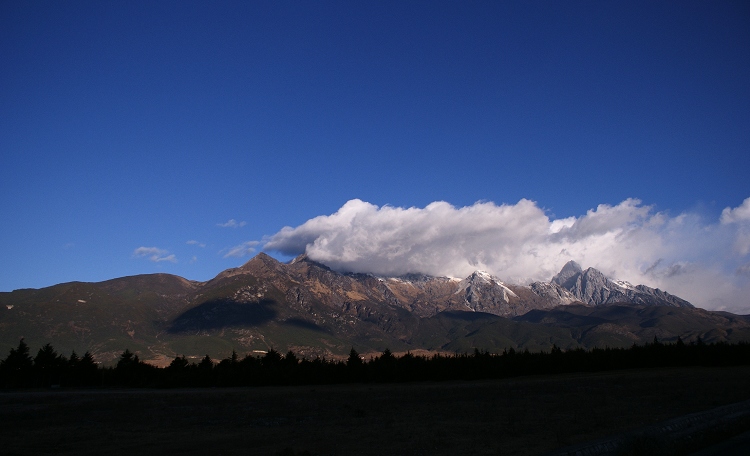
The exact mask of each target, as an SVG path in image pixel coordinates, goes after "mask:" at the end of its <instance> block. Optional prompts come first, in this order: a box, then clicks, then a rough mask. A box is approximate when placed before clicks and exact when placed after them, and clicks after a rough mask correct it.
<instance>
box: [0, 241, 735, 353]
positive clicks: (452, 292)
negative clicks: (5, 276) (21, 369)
mask: <svg viewBox="0 0 750 456" xmlns="http://www.w3.org/2000/svg"><path fill="white" fill-rule="evenodd" d="M22 337H23V338H25V340H26V342H27V343H28V344H29V345H30V346H32V347H35V346H37V347H40V346H41V345H43V344H45V343H51V344H52V345H53V346H54V347H55V348H56V349H58V350H59V351H61V352H63V353H65V352H67V351H71V350H76V351H77V352H78V353H82V352H84V351H91V352H92V353H93V354H94V355H95V356H96V357H97V359H99V360H100V361H103V362H108V361H111V360H112V359H115V358H116V357H117V356H118V355H119V354H120V353H122V351H124V350H125V349H126V348H128V349H130V350H131V351H135V352H137V353H141V358H142V359H150V360H153V361H154V362H157V363H159V362H162V363H163V362H165V361H167V360H169V359H171V358H173V357H174V356H176V355H187V356H188V357H202V356H204V355H206V354H209V355H210V356H212V357H214V358H222V357H226V356H228V355H229V354H231V352H232V350H236V351H237V352H238V353H252V352H258V353H261V352H265V351H268V350H270V349H275V350H277V351H287V350H293V351H294V352H295V353H297V354H298V355H301V356H306V357H315V356H325V357H336V356H342V355H345V354H347V353H348V352H349V350H350V349H351V348H352V347H353V348H355V349H356V350H357V351H359V352H360V353H365V354H366V353H376V352H380V351H382V350H384V349H385V348H390V349H391V351H394V352H399V351H420V350H426V351H429V352H443V353H445V352H449V353H454V352H468V351H473V350H474V349H475V348H477V349H480V350H487V351H491V352H501V351H503V350H504V349H507V348H514V349H526V348H528V349H530V350H549V349H550V348H551V347H552V345H553V344H555V345H557V346H558V347H561V348H563V349H569V348H575V347H594V346H599V347H604V346H610V347H614V346H630V345H632V344H633V343H643V342H650V341H652V340H653V338H654V337H658V338H659V339H660V340H664V341H670V340H676V339H677V337H681V338H682V339H683V340H685V341H688V340H694V339H696V338H698V337H701V338H702V339H703V340H705V341H706V342H718V341H731V342H736V341H740V340H750V317H747V316H737V315H733V314H729V313H724V312H709V311H706V310H703V309H698V308H695V307H694V306H693V305H692V304H690V303H689V302H687V301H685V300H683V299H681V298H679V297H677V296H674V295H671V294H669V293H667V292H665V291H662V290H659V289H654V288H650V287H647V286H644V285H635V286H634V285H631V284H630V283H628V282H624V281H618V280H614V279H610V278H608V277H606V276H605V275H604V274H602V273H601V272H600V271H598V270H596V269H594V268H588V269H586V270H583V269H582V268H581V267H580V266H579V265H578V264H577V263H575V262H573V261H571V262H568V263H567V264H566V265H565V266H564V267H563V268H562V270H561V271H560V273H558V274H557V275H556V276H555V277H553V278H552V280H551V281H549V282H534V283H531V284H529V285H517V284H508V283H504V282H502V281H501V280H500V279H498V278H497V277H494V276H492V275H491V274H488V273H486V272H483V271H475V272H474V273H472V274H471V275H469V276H468V277H466V278H463V279H457V278H449V277H432V276H425V275H418V274H411V275H406V276H402V277H377V276H374V275H369V274H349V273H341V272H337V271H334V270H331V269H330V268H328V267H326V266H325V265H323V264H320V263H317V262H315V261H312V260H311V259H310V258H308V257H306V256H304V255H302V256H300V257H298V258H295V259H294V260H293V261H291V262H289V263H281V262H279V261H277V260H275V259H273V258H272V257H270V256H268V255H266V254H264V253H260V254H258V255H257V256H255V257H254V258H252V259H251V260H250V261H248V262H247V263H245V264H244V265H243V266H241V267H238V268H232V269H228V270H225V271H223V272H221V273H220V274H218V275H217V276H216V277H214V278H213V279H211V280H209V281H206V282H196V281H190V280H187V279H184V278H182V277H178V276H174V275H169V274H147V275H138V276H131V277H123V278H118V279H112V280H108V281H104V282H97V283H85V282H70V283H64V284H59V285H54V286H51V287H47V288H42V289H22V290H15V291H13V292H3V293H0V347H3V346H5V347H8V348H10V347H14V346H16V345H17V344H18V340H19V339H20V338H22ZM0 356H2V355H1V354H0Z"/></svg>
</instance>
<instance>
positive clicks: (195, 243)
mask: <svg viewBox="0 0 750 456" xmlns="http://www.w3.org/2000/svg"><path fill="white" fill-rule="evenodd" d="M186 244H187V245H195V246H198V247H200V248H204V247H206V244H204V243H202V242H198V241H196V240H192V239H191V240H189V241H187V242H186Z"/></svg>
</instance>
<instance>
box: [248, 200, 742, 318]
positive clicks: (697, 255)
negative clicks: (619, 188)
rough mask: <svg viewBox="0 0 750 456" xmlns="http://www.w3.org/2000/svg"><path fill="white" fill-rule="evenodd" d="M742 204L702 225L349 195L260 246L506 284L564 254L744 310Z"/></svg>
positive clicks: (635, 210) (682, 217)
mask: <svg viewBox="0 0 750 456" xmlns="http://www.w3.org/2000/svg"><path fill="white" fill-rule="evenodd" d="M746 210H747V211H750V198H748V199H747V200H745V202H744V203H742V205H741V206H740V207H738V208H735V209H731V208H727V209H725V210H724V212H723V213H722V216H721V220H720V221H715V222H708V223H707V222H705V221H704V220H703V219H701V217H699V216H698V215H696V214H690V213H684V214H679V215H677V216H670V215H668V214H665V213H661V212H655V211H654V210H653V208H652V207H651V206H646V205H643V204H642V203H641V202H640V201H639V200H637V199H627V200H625V201H623V202H621V203H620V204H617V205H614V206H611V205H606V204H602V205H599V206H597V207H596V208H595V209H592V210H589V211H588V212H587V213H586V214H585V215H582V216H579V217H568V218H565V219H558V220H551V219H550V218H549V217H548V216H547V215H546V214H545V212H544V211H543V210H542V209H541V208H540V207H539V206H538V205H537V204H536V203H535V202H533V201H529V200H526V199H522V200H521V201H519V202H518V203H516V204H501V205H497V204H495V203H492V202H478V203H475V204H473V205H471V206H467V207H454V206H452V205H450V204H448V203H446V202H435V203H432V204H429V205H428V206H426V207H425V208H415V207H411V208H400V207H391V206H383V207H378V206H375V205H373V204H370V203H367V202H364V201H361V200H356V199H355V200H351V201H349V202H347V203H346V204H344V205H343V206H342V207H341V208H340V209H339V210H338V211H336V212H335V213H334V214H331V215H327V216H319V217H315V218H313V219H310V220H308V221H307V222H305V223H303V224H302V225H300V226H298V227H296V228H292V227H285V228H283V229H282V230H281V231H279V232H278V233H276V234H274V235H273V236H271V237H269V238H268V239H267V240H266V243H265V246H264V248H265V249H266V250H275V251H279V252H281V253H284V254H287V255H297V254H300V253H303V252H304V253H307V255H309V256H310V258H311V259H313V260H316V261H319V262H321V263H323V264H326V265H327V266H329V267H331V268H333V269H336V270H340V271H350V272H367V273H373V274H377V275H385V276H397V275H402V274H406V273H410V272H414V273H425V274H431V275H445V276H453V277H465V276H467V275H469V274H470V273H471V272H473V271H474V270H476V269H483V270H486V271H489V272H491V273H492V274H495V275H497V276H499V277H500V278H502V279H503V280H506V281H508V282H515V283H528V282H530V281H533V280H549V279H550V278H551V277H552V276H553V275H554V274H555V273H557V272H558V271H559V270H560V268H561V267H562V266H563V264H565V262H567V261H568V260H571V259H573V260H576V261H577V262H579V263H580V264H582V265H583V266H584V267H589V266H591V267H595V268H597V269H600V270H601V271H602V272H604V273H605V274H607V275H609V276H611V277H615V278H619V279H624V280H628V281H630V282H633V283H642V284H645V285H649V286H652V287H658V288H661V289H663V290H667V291H669V292H671V293H674V294H677V295H678V296H681V297H684V298H685V299H688V300H690V301H692V302H693V303H694V304H696V305H699V306H701V307H707V308H714V309H718V308H725V309H734V310H735V311H738V310H742V309H745V310H746V312H750V301H749V298H748V296H750V278H749V277H748V275H746V274H742V273H737V271H740V270H742V269H741V265H743V264H746V263H747V260H748V259H747V258H746V257H747V255H748V251H750V235H747V233H748V232H750V231H747V230H746V229H745V228H747V227H748V226H750V215H748V216H747V217H746V215H745V214H746ZM749 213H750V212H749ZM746 219H747V221H748V223H746V222H745V220H746ZM745 240H747V242H746V244H747V247H746V248H745V247H744V246H745ZM238 247H239V246H238Z"/></svg>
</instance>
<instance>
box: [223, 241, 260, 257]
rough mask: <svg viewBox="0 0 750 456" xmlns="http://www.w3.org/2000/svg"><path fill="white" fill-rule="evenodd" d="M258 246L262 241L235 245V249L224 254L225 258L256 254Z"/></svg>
mask: <svg viewBox="0 0 750 456" xmlns="http://www.w3.org/2000/svg"><path fill="white" fill-rule="evenodd" d="M258 244H260V241H247V242H243V243H242V244H240V245H235V246H234V247H231V248H229V251H228V252H227V253H226V254H224V258H229V257H243V256H248V255H252V254H253V253H255V247H256V246H257V245H258Z"/></svg>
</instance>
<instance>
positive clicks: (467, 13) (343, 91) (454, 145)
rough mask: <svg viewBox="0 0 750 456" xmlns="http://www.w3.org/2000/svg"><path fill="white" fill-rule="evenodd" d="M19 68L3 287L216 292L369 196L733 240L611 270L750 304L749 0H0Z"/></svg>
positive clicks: (7, 86)
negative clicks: (140, 278)
mask: <svg viewBox="0 0 750 456" xmlns="http://www.w3.org/2000/svg"><path fill="white" fill-rule="evenodd" d="M0 62H3V63H2V65H1V66H0V106H1V107H2V115H1V116H0V207H1V208H2V214H3V217H2V223H0V291H11V290H13V289H16V288H29V287H32V288H39V287H44V286H49V285H53V284H55V283H60V282H67V281H101V280H106V279H110V278H114V277H120V276H126V275H134V274H142V273H152V272H168V273H173V274H177V275H181V276H183V277H186V278H188V279H193V280H207V279H209V278H211V277H213V276H215V275H216V274H217V273H219V272H220V271H221V270H223V269H226V268H229V267H235V266H238V265H240V264H242V263H244V262H245V261H247V260H248V259H249V258H250V257H251V256H252V255H254V254H255V253H257V251H260V250H262V249H263V248H264V246H265V244H266V243H267V242H268V240H269V239H276V241H277V244H278V243H279V242H281V240H282V239H281V238H280V236H281V234H282V231H281V230H282V228H283V227H285V226H290V227H301V226H302V225H303V224H305V223H306V222H308V221H309V220H311V219H314V218H315V217H318V216H329V215H331V214H336V213H337V211H339V210H340V209H343V208H344V207H345V205H346V204H347V201H351V200H355V201H356V200H361V201H362V202H365V203H367V204H370V205H373V206H374V207H376V208H384V207H385V208H388V207H393V208H404V209H406V208H416V209H420V208H421V209H424V208H426V207H428V205H430V204H431V203H433V202H436V201H445V202H447V203H449V204H450V205H452V207H454V208H456V210H458V209H459V208H469V207H478V206H476V205H475V203H476V202H478V201H481V202H486V203H485V204H491V205H496V207H503V205H507V207H511V208H517V207H520V206H519V205H521V206H522V205H523V204H522V201H525V200H529V201H531V202H533V208H536V209H538V210H539V211H541V212H542V213H543V214H544V215H546V217H547V218H548V219H549V220H550V222H552V221H555V220H565V219H567V220H568V221H569V223H568V225H571V224H572V223H573V220H574V219H571V217H573V218H575V220H583V219H584V218H586V216H587V214H590V213H589V211H592V210H593V213H594V214H596V213H599V212H597V208H598V207H600V205H603V206H601V207H602V208H603V209H606V208H610V209H612V208H620V209H623V208H627V207H629V208H631V209H633V208H635V209H634V210H637V209H638V208H640V209H642V211H641V212H643V211H645V212H648V214H647V215H644V214H643V213H639V214H640V215H638V217H640V219H638V220H637V221H635V222H633V220H631V219H627V220H630V221H627V220H626V221H625V222H624V223H626V224H628V223H629V225H627V226H633V223H635V224H636V225H638V226H639V227H640V226H643V223H646V222H648V221H649V220H651V222H649V223H653V220H652V219H653V218H654V217H662V218H666V219H667V220H669V221H674V220H678V221H679V220H683V219H681V218H680V217H687V218H689V219H690V220H692V221H693V222H691V223H692V225H691V226H694V227H695V228H694V229H693V231H691V232H690V233H688V234H685V237H684V239H693V240H694V239H699V238H701V234H700V233H702V232H703V231H706V230H709V231H711V230H713V231H712V232H713V233H714V234H715V233H716V232H717V231H720V230H719V228H717V227H721V226H724V225H726V226H729V225H731V226H736V228H733V230H730V231H731V233H729V232H727V233H728V234H727V233H725V235H726V236H730V237H732V238H731V239H729V238H727V239H725V240H724V241H721V242H724V244H727V243H729V244H731V245H733V246H734V247H732V248H733V249H734V250H731V249H728V250H726V251H723V250H722V251H718V253H716V251H714V253H713V254H706V255H709V256H711V255H713V256H711V258H710V260H705V259H704V258H703V257H700V255H698V254H695V253H694V252H693V253H685V254H684V255H683V256H685V259H682V257H680V255H681V254H680V253H679V252H678V253H674V252H672V253H670V254H669V255H671V256H669V255H668V258H667V257H666V256H665V257H663V258H662V257H659V258H656V257H654V258H646V259H643V258H641V259H640V260H638V261H640V262H641V263H638V264H636V263H633V264H631V265H630V266H628V267H630V269H632V270H633V271H635V270H638V271H640V273H643V274H642V276H638V274H636V273H634V272H632V271H630V270H629V269H628V268H626V267H621V268H620V269H618V267H617V265H616V264H614V265H613V266H611V271H609V272H612V273H618V272H622V273H624V274H626V275H627V274H628V273H630V274H631V275H630V277H633V278H634V279H642V278H643V277H645V276H646V275H647V274H646V272H648V271H647V270H648V268H650V267H651V266H650V265H649V264H646V263H647V262H649V261H652V260H653V261H658V260H663V261H662V262H661V263H659V264H661V265H663V267H675V265H678V266H679V265H683V266H685V265H688V266H689V265H690V264H704V265H705V264H707V263H709V262H710V265H708V266H705V268H704V269H706V268H708V269H711V268H713V269H712V270H713V271H715V272H716V271H718V272H716V273H717V274H727V277H728V278H727V279H726V280H727V281H729V282H731V283H732V285H731V286H734V287H735V292H736V291H737V290H739V291H741V292H742V291H747V290H750V288H743V287H746V286H748V285H747V280H745V279H742V278H741V277H740V278H737V277H729V276H731V275H732V274H734V275H735V276H742V275H743V274H745V272H746V273H747V274H746V275H747V276H750V266H748V265H750V257H748V255H747V251H746V250H747V249H745V250H743V245H744V244H742V242H743V239H745V238H743V236H750V234H748V233H750V231H749V230H750V228H748V225H747V224H746V223H745V222H747V221H748V220H750V216H748V217H747V218H744V215H743V214H745V212H743V211H744V207H745V206H743V202H744V201H745V199H746V198H748V197H750V179H748V174H749V171H750V83H749V82H748V81H750V4H748V3H747V2H745V1H738V2H724V1H716V2H707V1H701V2H691V1H658V2H654V1H646V2H633V1H628V2H599V1H594V2H580V1H570V2H556V1H523V2H522V1H517V2H516V1H507V2H505V1H504V2H494V1H487V2H455V1H453V2H437V1H428V2H427V1H425V2H422V1H409V2H400V1H399V2H369V1H365V2H331V1H322V2H301V1H292V2H270V1H269V2H263V1H252V2H191V1H179V2H177V1H175V2H171V1H159V2H150V1H144V2H141V1H127V2H125V1H93V2H84V1H71V2H52V1H49V2H48V1H44V2H39V1H4V2H2V3H0ZM630 198H634V199H637V200H638V201H639V202H637V203H627V202H628V201H631V202H632V201H635V200H629V199H630ZM628 204H629V205H628ZM623 205H625V206H623ZM363 207H365V206H363ZM367 207H369V206H367ZM482 207H484V206H482ZM524 207H525V206H524ZM747 207H748V208H750V202H748V206H747ZM727 208H729V209H727ZM725 209H727V210H729V211H730V212H726V211H725ZM613 210H614V209H613ZM623 210H624V209H623ZM722 211H725V214H728V215H726V216H725V218H724V219H722V218H721V214H722ZM732 211H733V212H732ZM600 213H602V214H603V213H604V212H600ZM446 214H447V215H446V216H445V217H448V218H450V217H452V216H451V215H450V214H451V213H450V211H448V212H446ZM732 217H734V219H732ZM441 220H443V219H441ZM730 222H731V223H730ZM434 223H436V224H438V225H439V224H440V221H439V220H438V221H435V222H434ZM560 223H562V222H560ZM581 223H583V222H581ZM732 223H734V225H732ZM409 226H417V225H409ZM365 228H366V227H365ZM414 229H422V228H420V227H419V226H417V228H414ZM578 232H580V230H579V231H578ZM342 236H344V234H342ZM659 236H661V237H660V238H659V239H661V240H663V239H668V238H669V236H670V234H669V233H664V232H662V233H661V234H659ZM311 239H317V238H311ZM680 239H683V238H680ZM748 239H750V238H748ZM297 240H299V239H297ZM730 241H731V242H730ZM486 242H488V243H492V242H493V238H492V237H489V238H487V240H486ZM717 242H718V241H717ZM719 243H720V242H719ZM729 244H727V245H729ZM279 245H280V244H279ZM290 245H291V244H289V243H287V244H284V245H282V246H281V247H280V249H281V250H282V251H283V252H285V254H280V253H278V252H276V253H274V252H271V253H273V254H274V255H276V256H277V257H278V258H281V259H286V258H288V257H289V255H292V254H293V253H295V252H293V250H294V249H290V248H289V246H290ZM722 245H723V244H722ZM430 246H431V248H433V247H435V245H433V244H430ZM713 246H714V244H708V245H703V244H701V245H700V246H698V247H699V249H698V250H701V249H703V250H706V251H709V250H711V248H712V247H713ZM438 247H439V246H438ZM682 248H683V249H685V251H689V250H691V248H692V247H691V245H690V243H689V242H687V241H686V242H685V243H683V244H682ZM285 249H286V250H285ZM730 250H731V251H730ZM743 251H744V253H743ZM732 252H733V253H732ZM328 253H329V254H330V253H331V252H328ZM665 255H666V254H665ZM696 255H698V256H696ZM723 256H726V257H727V263H726V264H724V263H722V261H723V260H722V258H723ZM730 257H731V258H730ZM596 258H599V257H596ZM596 258H595V257H594V256H590V259H589V263H590V264H583V266H584V267H586V266H599V267H602V265H604V266H606V264H605V263H606V262H602V261H603V260H602V261H599V260H597V259H596ZM396 260H398V259H396ZM558 260H560V261H562V257H560V258H557V259H555V261H551V262H550V264H549V265H548V266H549V268H550V270H552V269H554V268H557V267H561V266H562V264H564V262H563V263H561V264H559V266H558V263H559V261H558ZM633 261H636V260H633ZM702 261H703V263H701V262H702ZM480 263H481V262H480ZM584 263H585V262H584ZM594 263H596V264H594ZM600 263H601V264H600ZM607 264H608V263H607ZM545 267H546V266H545ZM743 267H744V268H745V269H742V268H743ZM605 269H606V268H605ZM545 271H546V269H545ZM628 271H630V272H628ZM743 271H744V272H743ZM493 272H495V273H498V274H500V275H502V273H503V270H502V268H500V269H498V270H496V271H493ZM538 273H539V271H537V272H535V273H534V274H538ZM534 274H532V273H529V274H528V275H529V276H531V275H534ZM625 278H626V279H627V277H625ZM743 280H745V281H744V282H743ZM654 283H656V284H657V285H658V284H659V283H662V282H659V281H658V280H655V282H654ZM668 291H672V290H668ZM728 296H730V295H728ZM685 297H686V298H687V299H690V298H691V297H690V296H685ZM745 304H747V303H745ZM745 304H743V305H745ZM707 307H712V308H720V307H722V304H720V303H719V304H713V305H707ZM724 307H726V306H725V305H724ZM730 307H731V306H730ZM746 307H748V308H750V305H747V306H746Z"/></svg>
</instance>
